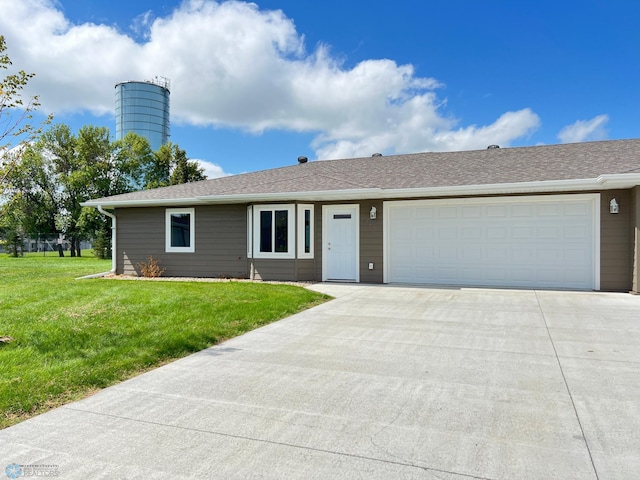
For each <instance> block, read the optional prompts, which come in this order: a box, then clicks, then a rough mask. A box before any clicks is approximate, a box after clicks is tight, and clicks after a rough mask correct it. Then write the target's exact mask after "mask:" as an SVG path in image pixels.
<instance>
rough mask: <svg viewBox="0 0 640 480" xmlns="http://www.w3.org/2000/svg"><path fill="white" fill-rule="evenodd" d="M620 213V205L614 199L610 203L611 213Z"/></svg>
mask: <svg viewBox="0 0 640 480" xmlns="http://www.w3.org/2000/svg"><path fill="white" fill-rule="evenodd" d="M619 211H620V205H619V204H618V201H617V200H616V199H615V197H614V198H612V199H611V201H610V202H609V213H618V212H619Z"/></svg>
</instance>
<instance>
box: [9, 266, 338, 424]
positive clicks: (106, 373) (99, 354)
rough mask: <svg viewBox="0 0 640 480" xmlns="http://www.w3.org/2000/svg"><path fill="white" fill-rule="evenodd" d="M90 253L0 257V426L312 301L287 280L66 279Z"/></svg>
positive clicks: (315, 299)
mask: <svg viewBox="0 0 640 480" xmlns="http://www.w3.org/2000/svg"><path fill="white" fill-rule="evenodd" d="M108 266H109V262H108V261H104V260H97V259H95V258H87V257H81V258H68V257H67V258H58V257H53V256H49V257H39V256H30V255H29V254H27V256H26V257H25V258H22V259H13V258H9V257H6V256H5V257H0V337H2V338H11V339H12V340H11V341H10V342H8V343H2V344H0V428H3V427H6V426H9V425H11V424H13V423H16V422H18V421H20V420H23V419H25V418H27V417H29V416H31V415H35V414H37V413H40V412H43V411H45V410H47V409H48V408H51V407H53V406H57V405H60V404H62V403H65V402H68V401H71V400H75V399H78V398H81V397H83V396H85V395H87V394H88V393H90V392H92V391H95V390H96V389H99V388H104V387H106V386H108V385H112V384H114V383H117V382H119V381H121V380H123V379H126V378H128V377H131V376H133V375H136V374H138V373H140V372H141V371H144V370H147V369H150V368H153V367H155V366H158V365H160V364H162V363H165V362H167V361H169V360H171V359H175V358H179V357H183V356H185V355H188V354H190V353H192V352H196V351H199V350H202V349H204V348H207V347H208V346H210V345H214V344H216V343H218V342H221V341H223V340H225V339H228V338H231V337H234V336H237V335H241V334H242V333H245V332H247V331H249V330H252V329H254V328H257V327H259V326H262V325H265V324H267V323H270V322H273V321H275V320H278V319H279V318H282V317H284V316H287V315H291V314H293V313H296V312H298V311H300V310H303V309H305V308H308V307H310V306H312V305H315V304H318V303H320V302H322V301H324V299H326V298H327V297H325V296H322V295H320V294H317V293H315V292H312V291H309V290H306V289H303V288H300V287H294V286H290V285H269V284H261V283H247V282H226V283H202V282H156V281H140V280H138V281H136V280H130V281H125V280H122V281H121V280H107V279H94V280H81V281H79V280H74V278H76V277H78V276H81V275H87V274H89V273H94V272H100V271H105V270H107V269H108Z"/></svg>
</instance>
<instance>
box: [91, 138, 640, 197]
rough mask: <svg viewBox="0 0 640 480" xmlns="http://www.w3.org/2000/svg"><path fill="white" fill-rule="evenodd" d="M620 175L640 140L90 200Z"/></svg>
mask: <svg viewBox="0 0 640 480" xmlns="http://www.w3.org/2000/svg"><path fill="white" fill-rule="evenodd" d="M620 174H628V175H629V176H630V177H636V176H640V139H631V140H610V141H601V142H584V143H573V144H564V145H544V146H535V147H517V148H500V149H487V150H474V151H463V152H430V153H414V154H407V155H392V156H379V157H364V158H353V159H345V160H327V161H314V162H309V163H306V164H294V165H292V166H289V167H281V168H275V169H271V170H263V171H258V172H252V173H245V174H241V175H234V176H230V177H223V178H216V179H212V180H204V181H201V182H194V183H187V184H183V185H176V186H172V187H164V188H157V189H153V190H145V191H141V192H135V193H128V194H124V195H116V196H112V197H107V198H103V199H96V200H92V201H91V202H87V204H88V205H99V204H105V205H113V204H125V203H129V202H131V203H139V202H144V203H154V204H161V203H163V202H164V201H166V203H167V204H171V203H175V202H176V201H178V200H184V201H186V200H189V199H196V198H201V197H212V196H242V195H253V196H260V195H263V196H264V197H265V199H268V198H269V197H273V195H281V196H282V195H286V194H287V193H295V192H335V193H339V191H345V190H346V191H354V190H362V189H383V190H398V189H430V188H442V187H462V186H482V185H500V184H519V183H523V182H550V181H569V180H583V179H596V178H598V177H600V176H602V175H620ZM345 193H346V192H345ZM345 198H346V197H345Z"/></svg>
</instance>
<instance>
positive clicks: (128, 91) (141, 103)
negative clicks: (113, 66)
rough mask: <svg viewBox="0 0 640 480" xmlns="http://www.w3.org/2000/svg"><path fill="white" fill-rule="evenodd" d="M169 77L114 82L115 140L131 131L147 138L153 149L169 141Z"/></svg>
mask: <svg viewBox="0 0 640 480" xmlns="http://www.w3.org/2000/svg"><path fill="white" fill-rule="evenodd" d="M169 88H170V84H169V79H167V78H164V77H155V78H154V79H153V80H150V81H144V82H134V81H129V82H123V83H118V84H117V85H116V139H118V140H120V139H122V138H124V137H125V136H126V134H127V133H129V132H135V133H137V134H138V135H140V136H141V137H145V138H146V139H147V140H149V145H150V146H151V149H152V150H153V151H156V150H158V149H159V148H160V146H161V145H163V144H165V143H167V142H168V141H169V94H170V92H169Z"/></svg>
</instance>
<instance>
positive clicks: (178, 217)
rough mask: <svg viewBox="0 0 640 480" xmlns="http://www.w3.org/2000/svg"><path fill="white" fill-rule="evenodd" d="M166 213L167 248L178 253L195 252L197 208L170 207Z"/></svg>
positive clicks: (168, 250)
mask: <svg viewBox="0 0 640 480" xmlns="http://www.w3.org/2000/svg"><path fill="white" fill-rule="evenodd" d="M165 215H166V217H165V250H166V251H167V252H176V253H180V252H182V253H193V252H195V250H196V242H195V240H196V235H195V209H194V208H168V209H167V210H166V214H165Z"/></svg>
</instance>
